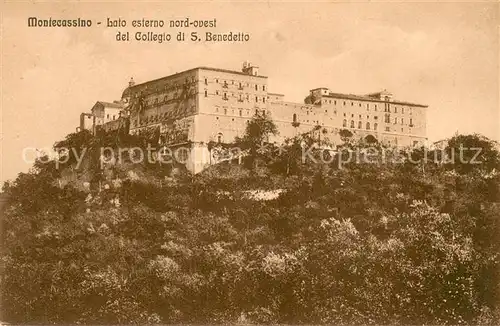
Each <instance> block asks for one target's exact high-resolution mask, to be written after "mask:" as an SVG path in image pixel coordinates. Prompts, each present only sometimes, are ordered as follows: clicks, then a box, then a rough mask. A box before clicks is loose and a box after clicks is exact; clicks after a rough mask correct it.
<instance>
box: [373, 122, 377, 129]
mask: <svg viewBox="0 0 500 326" xmlns="http://www.w3.org/2000/svg"><path fill="white" fill-rule="evenodd" d="M377 127H378V124H377V123H376V122H375V123H374V124H373V130H377Z"/></svg>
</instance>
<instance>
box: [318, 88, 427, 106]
mask: <svg viewBox="0 0 500 326" xmlns="http://www.w3.org/2000/svg"><path fill="white" fill-rule="evenodd" d="M370 95H372V94H370ZM323 97H331V98H339V99H346V100H355V101H369V102H380V103H387V102H388V103H392V104H399V105H409V106H419V107H423V108H426V107H428V105H424V104H417V103H411V102H403V101H396V100H391V101H386V100H381V99H377V98H374V97H371V96H368V95H354V94H342V93H332V92H330V94H328V95H323Z"/></svg>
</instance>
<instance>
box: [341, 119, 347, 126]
mask: <svg viewBox="0 0 500 326" xmlns="http://www.w3.org/2000/svg"><path fill="white" fill-rule="evenodd" d="M342 127H347V120H346V119H344V121H343V122H342Z"/></svg>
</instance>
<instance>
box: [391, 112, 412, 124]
mask: <svg viewBox="0 0 500 326" xmlns="http://www.w3.org/2000/svg"><path fill="white" fill-rule="evenodd" d="M384 122H385V123H391V116H390V115H389V114H386V115H385V119H384ZM400 122H401V124H402V125H404V124H405V119H404V118H401V120H400ZM397 123H398V118H394V124H397ZM409 125H410V127H411V126H413V118H410V123H409Z"/></svg>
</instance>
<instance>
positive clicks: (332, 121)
mask: <svg viewBox="0 0 500 326" xmlns="http://www.w3.org/2000/svg"><path fill="white" fill-rule="evenodd" d="M98 103H99V102H98ZM121 103H123V105H124V106H125V107H126V109H125V110H126V111H127V112H128V113H127V114H128V115H129V119H130V132H131V133H133V134H140V133H142V132H147V131H148V130H153V129H155V128H157V129H159V130H160V135H161V136H160V137H161V141H162V142H163V143H165V144H174V145H182V144H187V143H189V144H190V146H192V147H191V151H190V155H191V157H190V160H189V162H188V168H189V169H190V170H192V171H194V172H199V171H201V170H202V169H203V168H205V167H206V165H207V164H211V156H210V153H208V148H207V144H208V143H210V142H231V141H233V140H234V139H235V137H237V136H242V135H243V134H244V131H245V127H246V122H247V121H248V120H250V119H251V118H252V117H253V116H254V115H255V113H259V114H265V115H268V116H269V117H271V118H272V120H273V121H274V122H275V124H276V125H277V127H278V130H279V135H277V136H276V137H274V138H273V139H271V140H270V141H272V142H276V143H280V142H282V141H283V140H284V139H285V138H290V137H293V136H295V135H298V134H300V133H304V132H308V131H310V130H312V129H313V128H314V127H316V126H320V127H321V128H322V134H323V135H324V136H323V137H325V138H326V139H328V140H329V141H331V142H332V143H333V144H338V143H340V142H341V140H340V136H339V131H340V130H342V129H347V130H350V131H351V132H352V133H353V135H354V136H355V137H358V138H360V137H366V136H368V135H372V136H374V137H375V138H377V139H378V140H379V141H381V142H384V143H386V144H388V145H390V146H398V147H404V146H417V145H420V144H423V143H424V142H425V140H426V108H427V106H426V105H422V104H416V103H409V102H404V101H399V100H395V99H393V96H392V94H391V93H389V92H387V91H382V92H378V93H373V94H367V95H352V94H340V93H334V92H331V91H330V90H329V89H328V88H325V87H322V88H315V89H312V90H310V91H309V94H308V96H307V97H306V100H305V101H304V103H294V102H287V101H285V99H284V95H283V94H277V93H272V92H269V90H268V77H266V76H261V75H260V74H259V68H258V67H257V66H254V65H252V64H249V63H244V64H243V69H242V70H241V71H233V70H226V69H218V68H209V67H198V68H194V69H190V70H187V71H184V72H180V73H177V74H174V75H171V76H166V77H163V78H159V79H155V80H152V81H148V82H145V83H141V84H135V83H134V82H133V80H131V82H130V83H129V87H127V88H126V89H125V91H124V92H123V94H122V99H121ZM95 111H96V112H97V111H98V112H101V111H102V110H97V109H96V110H95ZM93 112H94V110H93ZM96 117H99V119H103V117H107V113H106V111H104V116H103V115H102V114H101V113H99V114H96Z"/></svg>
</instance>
